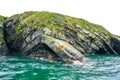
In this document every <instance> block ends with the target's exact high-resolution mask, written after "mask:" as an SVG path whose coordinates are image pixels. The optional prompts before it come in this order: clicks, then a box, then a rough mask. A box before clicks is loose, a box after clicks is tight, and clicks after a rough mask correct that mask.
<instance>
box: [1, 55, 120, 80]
mask: <svg viewBox="0 0 120 80" xmlns="http://www.w3.org/2000/svg"><path fill="white" fill-rule="evenodd" d="M0 80H120V56H119V55H89V56H86V59H85V62H83V63H79V62H75V63H74V64H62V63H56V62H48V61H44V60H35V59H31V58H28V57H23V56H2V57H0Z"/></svg>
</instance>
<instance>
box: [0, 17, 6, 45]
mask: <svg viewBox="0 0 120 80" xmlns="http://www.w3.org/2000/svg"><path fill="white" fill-rule="evenodd" d="M6 19H7V17H3V16H0V44H1V43H3V42H4V40H3V31H2V27H3V26H2V25H3V23H4V22H5V21H6Z"/></svg>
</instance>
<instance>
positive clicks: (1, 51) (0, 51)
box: [0, 16, 8, 56]
mask: <svg viewBox="0 0 120 80" xmlns="http://www.w3.org/2000/svg"><path fill="white" fill-rule="evenodd" d="M5 20H6V17H3V16H0V56H1V55H6V54H7V53H8V49H7V46H6V44H5V41H4V36H3V23H4V22H5Z"/></svg>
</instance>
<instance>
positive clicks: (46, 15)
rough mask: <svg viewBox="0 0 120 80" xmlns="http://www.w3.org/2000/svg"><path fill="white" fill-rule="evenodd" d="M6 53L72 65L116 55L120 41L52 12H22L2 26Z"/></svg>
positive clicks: (90, 26) (103, 31)
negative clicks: (91, 57)
mask: <svg viewBox="0 0 120 80" xmlns="http://www.w3.org/2000/svg"><path fill="white" fill-rule="evenodd" d="M3 30H4V35H5V37H4V38H5V42H6V44H7V47H8V50H9V53H17V54H22V55H26V56H30V57H33V58H44V59H48V60H52V61H62V62H65V63H72V62H73V61H75V60H78V61H83V58H84V56H83V55H85V54H118V53H120V46H119V45H118V44H120V38H119V36H115V35H112V34H111V33H110V32H108V31H107V30H106V29H105V28H103V27H102V26H100V25H97V24H93V23H90V22H88V21H86V20H84V19H79V18H74V17H70V16H66V15H61V14H57V13H51V12H46V11H43V12H25V13H22V14H17V15H13V16H11V17H9V18H8V19H7V20H6V22H5V23H4V29H3Z"/></svg>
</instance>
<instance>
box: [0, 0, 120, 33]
mask: <svg viewBox="0 0 120 80" xmlns="http://www.w3.org/2000/svg"><path fill="white" fill-rule="evenodd" d="M24 11H51V12H57V13H61V14H65V15H69V16H74V17H78V18H83V19H86V20H88V21H90V22H92V23H96V24H100V25H103V26H104V27H105V28H106V29H108V30H109V31H110V32H112V33H114V34H117V35H120V29H119V27H120V0H0V15H3V16H11V15H13V14H16V13H22V12H24Z"/></svg>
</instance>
